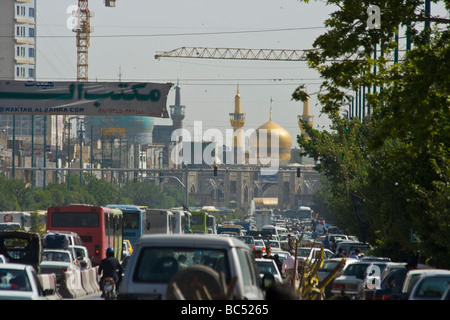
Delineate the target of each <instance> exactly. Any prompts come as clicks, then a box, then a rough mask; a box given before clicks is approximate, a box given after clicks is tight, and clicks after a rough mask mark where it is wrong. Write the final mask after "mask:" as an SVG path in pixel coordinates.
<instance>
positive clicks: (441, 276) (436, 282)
mask: <svg viewBox="0 0 450 320" xmlns="http://www.w3.org/2000/svg"><path fill="white" fill-rule="evenodd" d="M449 285H450V270H444V269H442V270H439V271H437V272H425V273H423V274H422V275H421V276H420V278H419V279H418V280H417V282H416V284H415V285H414V287H413V288H412V290H411V294H410V295H409V298H408V300H441V299H442V298H443V296H444V294H445V293H446V291H447V289H448V287H449Z"/></svg>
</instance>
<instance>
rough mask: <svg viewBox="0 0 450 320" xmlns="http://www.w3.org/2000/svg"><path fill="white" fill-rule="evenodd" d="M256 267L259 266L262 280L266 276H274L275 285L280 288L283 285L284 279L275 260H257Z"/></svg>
mask: <svg viewBox="0 0 450 320" xmlns="http://www.w3.org/2000/svg"><path fill="white" fill-rule="evenodd" d="M255 261H256V265H257V266H258V270H259V276H260V277H261V279H262V278H263V277H264V275H265V274H272V275H273V276H274V278H275V283H276V284H277V285H279V286H281V285H283V278H282V277H281V273H280V271H279V270H278V267H277V265H276V263H275V261H274V260H273V259H264V258H263V259H260V258H257V259H255Z"/></svg>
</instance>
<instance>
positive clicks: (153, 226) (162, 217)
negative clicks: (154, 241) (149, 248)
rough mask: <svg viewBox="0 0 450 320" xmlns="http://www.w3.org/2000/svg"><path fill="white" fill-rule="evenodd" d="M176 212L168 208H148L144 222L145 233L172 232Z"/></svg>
mask: <svg viewBox="0 0 450 320" xmlns="http://www.w3.org/2000/svg"><path fill="white" fill-rule="evenodd" d="M174 220H175V219H174V214H173V213H172V211H170V210H167V209H146V210H145V218H144V222H143V224H144V225H143V228H144V230H143V232H144V234H161V233H162V234H172V233H173V232H174Z"/></svg>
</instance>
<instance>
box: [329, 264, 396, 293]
mask: <svg viewBox="0 0 450 320" xmlns="http://www.w3.org/2000/svg"><path fill="white" fill-rule="evenodd" d="M351 260H352V261H350V259H349V261H348V264H347V265H346V266H345V269H344V271H343V272H342V274H341V275H340V276H339V277H337V278H336V279H334V281H333V287H332V289H331V293H332V294H336V295H343V296H346V297H349V298H352V299H356V298H357V295H358V291H359V289H360V286H361V284H362V283H364V282H365V280H366V276H367V275H368V274H370V275H372V274H377V275H381V273H382V272H383V270H384V268H385V267H386V265H387V264H388V262H371V261H359V260H357V259H351Z"/></svg>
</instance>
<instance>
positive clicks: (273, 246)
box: [269, 240, 284, 253]
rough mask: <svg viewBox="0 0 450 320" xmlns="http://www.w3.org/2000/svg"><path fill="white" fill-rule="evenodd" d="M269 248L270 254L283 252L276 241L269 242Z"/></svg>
mask: <svg viewBox="0 0 450 320" xmlns="http://www.w3.org/2000/svg"><path fill="white" fill-rule="evenodd" d="M269 246H270V248H271V249H272V253H275V252H279V251H284V250H283V249H281V244H280V241H278V240H269Z"/></svg>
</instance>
